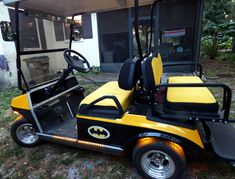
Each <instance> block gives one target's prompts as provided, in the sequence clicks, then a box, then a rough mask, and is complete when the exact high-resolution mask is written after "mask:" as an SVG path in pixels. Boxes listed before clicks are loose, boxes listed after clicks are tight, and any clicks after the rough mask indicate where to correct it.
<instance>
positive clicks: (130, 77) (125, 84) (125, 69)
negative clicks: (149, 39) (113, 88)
mask: <svg viewBox="0 0 235 179" xmlns="http://www.w3.org/2000/svg"><path fill="white" fill-rule="evenodd" d="M140 66H141V62H140V60H139V59H137V58H134V59H128V60H126V61H125V62H124V64H123V65H122V67H121V70H120V72H119V77H118V85H119V87H120V88H121V89H124V90H132V89H133V88H134V87H135V86H136V82H137V81H138V79H139V76H140Z"/></svg>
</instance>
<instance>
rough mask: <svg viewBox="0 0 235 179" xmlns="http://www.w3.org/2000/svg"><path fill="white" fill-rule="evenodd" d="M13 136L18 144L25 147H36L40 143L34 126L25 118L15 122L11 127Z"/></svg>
mask: <svg viewBox="0 0 235 179" xmlns="http://www.w3.org/2000/svg"><path fill="white" fill-rule="evenodd" d="M11 136H12V138H13V140H14V141H15V142H16V143H17V144H19V145H21V146H24V147H34V146H36V145H37V144H38V143H39V136H38V135H37V133H36V129H35V127H34V125H33V124H32V123H31V122H29V121H28V120H27V119H25V118H23V119H21V120H18V121H14V123H13V124H12V126H11Z"/></svg>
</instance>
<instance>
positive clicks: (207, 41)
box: [201, 36, 219, 59]
mask: <svg viewBox="0 0 235 179" xmlns="http://www.w3.org/2000/svg"><path fill="white" fill-rule="evenodd" d="M218 48H219V46H218V42H217V40H216V39H215V38H214V37H212V36H204V37H202V38H201V55H202V56H203V57H207V58H210V59H215V57H216V56H217V52H218Z"/></svg>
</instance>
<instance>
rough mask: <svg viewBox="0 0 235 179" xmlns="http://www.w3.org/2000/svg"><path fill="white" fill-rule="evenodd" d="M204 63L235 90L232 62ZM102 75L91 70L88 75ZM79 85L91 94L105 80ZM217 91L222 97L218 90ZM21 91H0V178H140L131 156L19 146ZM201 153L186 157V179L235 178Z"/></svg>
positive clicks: (60, 147)
mask: <svg viewBox="0 0 235 179" xmlns="http://www.w3.org/2000/svg"><path fill="white" fill-rule="evenodd" d="M203 63H204V65H203V66H204V71H205V72H206V73H207V74H208V73H211V75H213V76H215V77H217V78H216V79H213V80H209V81H212V82H221V83H225V84H227V85H228V86H230V87H231V88H232V89H233V92H234V91H235V74H234V69H235V66H233V64H232V63H228V62H221V61H210V60H206V61H203ZM99 74H100V72H92V73H91V74H90V75H91V76H89V77H94V76H96V75H99ZM218 74H225V77H222V78H221V76H220V77H218V76H217V75H218ZM233 74H234V75H233ZM226 75H232V76H228V77H226ZM80 84H81V85H82V86H83V87H84V88H85V89H86V95H88V94H89V93H90V92H92V91H94V90H95V89H96V88H98V87H99V86H101V85H102V84H103V83H95V84H93V83H91V82H87V81H80ZM214 92H215V93H216V94H217V96H218V97H219V96H220V95H219V92H218V91H217V90H215V91H214ZM19 94H20V91H19V90H17V88H9V89H6V90H4V91H1V92H0V99H1V101H0V122H1V123H0V178H3V177H6V178H35V179H37V178H61V179H62V178H82V179H83V178H84V179H85V178H113V179H116V178H137V179H138V178H139V179H140V178H141V177H140V176H139V175H138V174H137V172H136V171H135V169H134V167H133V165H132V163H131V161H130V159H129V158H128V157H118V156H112V155H107V154H102V153H99V152H92V151H88V150H82V149H77V148H72V147H68V146H64V145H58V144H52V143H43V144H42V145H39V146H37V147H35V148H30V149H28V148H23V147H20V146H18V145H16V144H15V143H14V142H13V141H12V139H11V137H10V135H9V125H10V123H11V122H12V121H13V119H14V117H15V116H13V114H12V113H11V110H10V107H9V104H10V101H11V99H12V98H13V97H14V96H17V95H19ZM231 109H232V110H231V116H232V117H233V118H234V119H235V98H233V103H232V108H231ZM2 131H3V132H2ZM1 135H3V136H1ZM201 156H202V158H200V159H191V158H187V164H188V165H187V166H188V168H187V173H188V174H187V178H199V179H203V178H205V179H206V178H215V179H217V178H218V179H219V178H224V179H226V178H227V179H230V178H231V179H232V178H234V179H235V168H234V167H231V165H229V164H227V163H223V162H221V161H220V160H218V159H217V158H216V157H215V156H214V155H211V154H207V153H205V154H202V155H201Z"/></svg>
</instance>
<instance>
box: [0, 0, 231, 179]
mask: <svg viewBox="0 0 235 179" xmlns="http://www.w3.org/2000/svg"><path fill="white" fill-rule="evenodd" d="M4 2H5V4H6V5H8V6H11V7H14V8H15V11H14V17H15V19H14V20H15V33H16V35H15V41H16V49H17V60H16V61H17V70H18V82H19V84H18V86H19V88H20V89H21V90H22V92H23V93H22V95H20V96H18V97H16V98H14V99H13V100H12V103H11V107H12V109H13V110H14V111H15V112H17V113H19V116H18V117H17V119H16V120H15V121H14V123H13V124H12V126H11V135H12V138H13V139H14V141H15V142H16V143H18V144H19V145H22V146H25V147H32V146H36V145H37V144H38V143H39V142H40V141H41V140H45V141H51V142H55V143H61V144H66V145H71V146H74V147H79V148H85V149H91V150H97V151H101V152H106V153H112V154H123V153H129V154H131V155H132V159H133V164H134V165H135V167H136V169H137V171H138V172H139V173H140V174H141V175H142V176H143V177H144V178H180V177H181V176H182V175H183V174H184V172H185V168H186V158H185V157H186V155H192V154H193V153H198V152H201V151H203V150H205V151H211V152H213V153H215V154H216V155H217V156H219V157H220V158H222V159H224V160H227V161H228V162H231V163H234V162H235V145H232V144H233V142H234V140H235V129H234V126H233V125H232V124H231V123H232V122H234V121H232V120H230V119H229V113H230V103H231V94H232V92H231V89H230V88H229V87H228V86H226V85H224V84H208V83H203V81H202V80H201V76H202V70H201V66H200V65H199V64H198V63H190V64H186V63H184V64H172V63H171V64H163V63H162V59H161V55H160V53H152V52H151V48H150V50H149V51H148V53H147V54H146V55H144V54H143V52H142V49H141V43H140V37H139V29H138V28H139V26H138V7H139V6H142V5H148V4H152V13H151V12H149V13H151V14H152V19H153V9H154V7H155V6H156V5H158V3H157V2H153V1H151V0H139V1H138V0H99V1H91V0H86V1H85V0H76V1H75V0H66V1H62V0H60V1H56V0H37V1H36V0H22V1H21V0H16V1H14V0H4ZM159 3H161V1H160V2H159ZM133 6H134V7H135V13H134V19H135V21H134V27H135V28H134V30H135V33H134V34H135V38H136V42H137V47H138V54H137V55H136V57H134V58H133V59H129V60H127V61H126V62H125V63H124V64H123V66H122V68H121V70H120V73H119V78H118V81H111V82H108V83H106V84H104V85H103V86H101V87H100V88H98V89H97V90H96V91H94V92H92V93H91V94H89V95H88V96H84V91H85V89H84V88H83V87H82V86H81V85H80V84H79V82H78V80H77V79H76V77H75V76H74V75H73V70H76V71H78V72H81V73H87V72H89V70H90V64H89V62H88V60H87V59H86V58H85V57H84V56H83V55H81V54H80V53H78V52H76V51H74V50H72V41H73V39H74V33H72V32H73V29H74V28H73V26H74V24H75V23H74V17H75V15H77V14H82V13H84V12H102V11H107V10H114V9H121V8H128V7H133ZM158 8H159V6H158ZM48 14H52V15H48ZM68 16H72V19H67V18H66V17H68ZM24 17H25V18H24ZM22 19H24V22H26V25H25V26H24V27H25V28H26V29H27V28H29V27H30V29H31V30H32V27H33V25H34V23H36V24H37V27H36V32H41V31H44V32H46V33H45V34H46V39H49V40H46V43H42V42H40V47H41V48H39V49H36V50H35V48H37V45H38V44H37V43H36V42H35V41H34V38H31V39H29V40H31V43H30V44H25V43H24V38H28V35H30V33H31V34H34V33H33V32H34V31H30V32H29V33H28V35H27V34H26V35H21V33H23V34H25V33H24V32H25V31H26V30H25V29H22V28H20V23H21V21H22ZM51 22H54V23H53V25H51ZM61 24H62V25H61ZM151 26H153V23H151ZM43 27H44V29H43ZM59 29H63V30H62V32H64V33H62V35H61V31H57V30H59ZM151 29H152V28H151ZM34 30H35V29H34ZM54 32H55V33H54ZM180 33H181V32H180ZM42 34H43V33H39V34H38V35H39V36H41V39H44V38H45V37H43V35H42ZM54 34H56V36H54ZM68 34H70V35H68ZM34 35H35V34H34ZM61 38H62V39H64V38H65V39H68V40H67V41H66V40H65V42H64V41H62V42H61V40H60V39H61ZM53 39H57V40H58V41H56V42H54V40H53ZM150 39H152V37H151V38H150ZM150 41H151V40H150ZM66 44H67V45H69V47H68V48H62V46H63V45H66ZM150 44H151V42H150ZM30 45H31V48H30ZM53 45H54V46H56V47H57V48H56V49H55V48H53ZM150 46H151V45H150ZM32 48H33V50H32ZM87 48H89V47H87ZM90 50H91V53H92V49H90ZM41 54H43V56H42V55H41ZM62 58H64V60H62V61H59V60H58V59H62ZM48 59H50V61H49V60H48ZM48 61H49V62H48ZM56 61H57V62H59V64H58V63H56ZM64 62H67V63H64ZM48 64H49V65H50V67H51V68H53V69H50V70H49V69H48V68H47V67H48ZM59 65H61V66H63V67H64V68H66V67H67V68H66V69H64V70H63V71H62V72H61V73H57V70H58V69H59V67H60V66H59ZM179 65H190V66H191V67H192V69H194V71H195V73H194V74H195V75H193V74H192V75H189V76H170V77H167V78H166V77H165V78H164V79H163V76H164V74H163V68H164V67H167V66H179ZM26 70H28V71H27V72H25V71H26ZM38 72H40V73H38ZM45 74H47V75H46V77H45V76H43V77H42V78H40V75H45ZM29 77H31V78H30V80H28V79H29ZM209 88H218V89H222V91H223V94H224V95H223V103H222V107H221V106H220V105H219V103H218V101H217V100H216V98H215V96H214V95H213V94H212V93H211V91H210V90H209Z"/></svg>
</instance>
